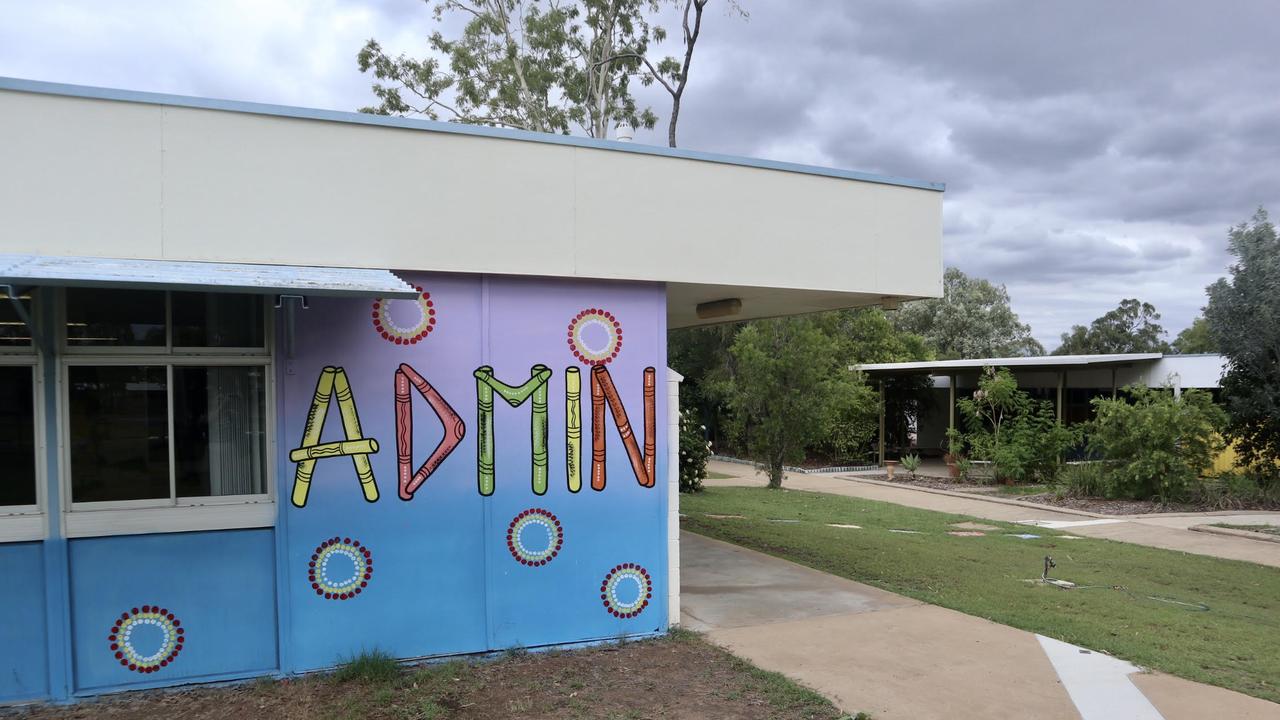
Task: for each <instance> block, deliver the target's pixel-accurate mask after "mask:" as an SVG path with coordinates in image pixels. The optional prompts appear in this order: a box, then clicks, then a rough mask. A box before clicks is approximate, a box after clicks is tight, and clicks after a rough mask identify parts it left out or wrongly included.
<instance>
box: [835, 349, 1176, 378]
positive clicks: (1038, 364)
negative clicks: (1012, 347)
mask: <svg viewBox="0 0 1280 720" xmlns="http://www.w3.org/2000/svg"><path fill="white" fill-rule="evenodd" d="M1162 357H1164V354H1163V353H1116V354H1104V355H1039V356H1035V357H1004V358H975V359H972V360H925V361H921V362H898V363H867V364H865V365H851V366H850V368H851V369H853V368H857V369H859V370H862V371H863V372H866V373H871V374H877V375H891V374H894V373H898V374H904V375H905V374H913V373H931V374H932V373H947V372H953V371H961V370H981V369H982V368H984V367H987V366H993V367H1007V368H1020V369H1023V370H1030V369H1037V368H1044V369H1053V368H1063V367H1082V366H1097V367H1102V366H1109V365H1124V364H1132V363H1137V362H1155V361H1157V360H1159V359H1161V358H1162Z"/></svg>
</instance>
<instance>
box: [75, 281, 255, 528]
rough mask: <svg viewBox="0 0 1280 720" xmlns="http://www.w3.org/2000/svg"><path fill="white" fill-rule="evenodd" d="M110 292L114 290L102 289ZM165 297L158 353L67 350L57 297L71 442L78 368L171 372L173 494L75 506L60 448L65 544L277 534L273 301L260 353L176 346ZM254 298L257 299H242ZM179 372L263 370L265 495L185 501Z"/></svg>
mask: <svg viewBox="0 0 1280 720" xmlns="http://www.w3.org/2000/svg"><path fill="white" fill-rule="evenodd" d="M101 291H102V292H111V291H112V288H101ZM158 292H163V293H164V298H165V345H164V346H163V347H161V346H155V347H111V346H102V347H93V346H74V345H68V343H67V325H66V307H67V306H66V294H65V291H62V290H60V291H59V292H58V303H57V319H58V322H57V339H56V342H57V346H58V349H59V351H60V352H59V358H58V389H57V405H58V417H59V422H58V428H59V432H61V433H62V434H63V437H67V438H69V437H70V432H71V428H70V426H71V416H70V368H72V367H77V366H81V367H83V366H91V367H94V366H96V367H102V366H117V367H118V366H126V367H140V366H152V367H162V368H164V371H165V380H166V401H167V404H168V413H167V422H168V426H167V430H168V444H169V453H168V455H169V495H168V496H167V497H164V498H152V499H143V500H106V501H93V502H75V501H74V500H73V498H72V482H71V473H72V472H73V468H72V467H71V445H70V443H69V442H62V443H60V447H59V462H60V463H61V471H60V472H59V476H60V477H59V488H60V495H61V505H62V507H61V508H60V510H61V513H62V518H63V527H64V531H65V535H66V536H67V537H96V536H103V535H126V534H144V533H161V532H184V531H195V530H219V529H234V528H251V527H273V526H274V525H275V520H276V462H275V459H276V437H275V435H276V433H275V431H276V408H275V383H276V377H275V367H276V358H275V346H276V343H275V327H274V322H273V321H274V313H272V312H271V310H272V304H271V303H270V302H269V296H267V295H259V297H261V298H262V313H263V321H262V322H263V325H262V328H263V346H262V347H260V348H259V347H248V348H244V347H218V348H201V347H174V345H173V302H172V294H171V293H172V292H185V291H169V290H161V291H158ZM238 294H252V293H238ZM176 367H261V368H262V369H263V375H264V381H263V404H264V408H263V410H264V415H263V432H264V434H265V448H264V460H265V462H264V464H265V467H264V468H263V480H264V482H265V484H266V489H265V492H263V493H254V494H247V495H217V496H209V497H179V496H178V494H177V487H176V484H177V474H176V464H177V456H176V454H175V452H174V443H175V442H176V440H175V434H174V422H175V418H174V414H173V405H174V395H173V392H174V383H173V376H174V368H176Z"/></svg>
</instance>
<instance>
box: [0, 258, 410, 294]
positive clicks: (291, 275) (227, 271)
mask: <svg viewBox="0 0 1280 720" xmlns="http://www.w3.org/2000/svg"><path fill="white" fill-rule="evenodd" d="M0 284H13V285H54V286H59V287H116V288H121V287H123V288H139V289H141V288H147V289H158V290H192V291H202V292H210V291H216V292H244V293H261V294H274V293H282V294H289V295H317V296H350V297H385V298H416V297H418V291H417V290H415V289H414V287H413V286H412V285H410V284H409V283H406V282H405V281H404V280H401V279H400V278H398V277H396V275H395V274H394V273H392V272H390V271H389V270H370V269H364V268H341V267H308V266H301V265H252V264H247V263H218V262H195V261H189V260H134V259H119V258H101V257H58V256H52V255H0Z"/></svg>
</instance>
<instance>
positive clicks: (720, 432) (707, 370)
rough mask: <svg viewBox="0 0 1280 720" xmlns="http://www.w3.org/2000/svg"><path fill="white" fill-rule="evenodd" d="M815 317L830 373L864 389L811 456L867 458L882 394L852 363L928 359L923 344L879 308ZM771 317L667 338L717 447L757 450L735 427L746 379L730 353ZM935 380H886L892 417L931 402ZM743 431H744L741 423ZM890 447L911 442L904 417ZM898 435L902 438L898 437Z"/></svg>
mask: <svg viewBox="0 0 1280 720" xmlns="http://www.w3.org/2000/svg"><path fill="white" fill-rule="evenodd" d="M806 321H807V322H809V323H810V324H811V325H812V326H813V327H814V328H815V329H816V330H817V331H818V332H819V333H821V334H822V335H823V336H824V337H825V338H826V343H827V346H828V353H829V357H828V358H827V359H828V360H830V372H831V373H833V374H842V375H847V376H849V379H850V381H851V382H852V383H854V384H855V385H857V387H856V388H855V389H853V390H851V391H850V392H849V394H848V396H847V397H846V401H845V402H842V403H839V404H838V406H837V407H836V408H835V410H834V412H833V413H832V414H831V415H830V416H829V417H828V418H827V421H826V422H824V424H823V425H822V427H821V428H819V430H820V432H819V433H818V434H817V435H815V436H814V437H813V439H812V440H811V441H810V442H808V443H807V444H806V447H805V453H806V454H807V455H810V456H815V457H818V456H820V457H822V458H823V459H824V460H830V461H835V462H844V461H847V460H862V459H865V458H866V457H868V456H869V455H870V453H871V447H872V443H873V441H874V439H875V436H876V433H877V431H878V427H879V410H878V399H877V397H876V393H875V391H874V390H872V389H870V388H866V387H864V384H865V383H864V380H863V379H862V378H861V376H860V375H859V374H857V373H850V372H849V370H848V366H850V365H856V364H859V363H867V362H898V361H908V360H927V359H929V358H930V355H929V351H928V349H927V348H926V347H925V344H924V341H923V340H922V339H921V338H919V337H916V336H912V335H909V334H906V333H902V332H899V331H897V330H896V329H894V327H893V325H892V324H891V323H890V322H889V320H888V318H887V317H886V316H885V314H884V312H883V311H881V310H880V309H879V308H864V309H859V310H839V311H833V312H827V313H819V314H815V315H811V316H808V317H807V318H806ZM767 322H771V321H764V320H759V321H751V322H746V323H737V324H730V325H716V326H711V327H698V328H686V329H679V330H672V331H671V332H670V333H669V334H668V339H667V357H668V364H670V365H671V367H672V368H674V369H675V370H676V371H677V372H679V373H680V374H681V375H683V376H684V378H685V380H684V382H683V383H682V384H681V388H680V393H681V407H683V408H687V409H689V410H691V411H693V412H695V413H696V414H697V415H698V417H700V418H702V421H703V423H704V424H706V426H707V428H708V434H709V436H710V439H711V441H712V442H713V443H714V444H715V446H716V447H717V448H724V449H725V451H728V452H732V453H747V454H750V451H749V449H748V448H746V447H745V446H744V445H743V436H742V434H741V433H737V434H735V433H734V432H731V430H732V428H731V427H730V417H731V414H732V410H731V408H730V406H729V396H730V395H731V394H732V393H733V392H734V391H735V386H736V385H738V384H739V383H740V382H741V378H740V377H739V375H738V365H739V363H738V361H737V359H736V357H735V355H734V353H733V352H732V351H731V348H732V347H733V345H734V343H735V341H736V340H737V338H738V334H739V333H740V332H742V331H743V329H744V328H748V327H753V326H756V325H759V324H761V323H767ZM929 387H930V382H929V379H928V377H923V376H922V377H907V378H894V379H891V380H889V381H888V382H887V383H886V389H887V398H888V401H887V402H888V413H887V414H888V417H890V418H892V419H901V418H904V417H905V416H906V415H907V414H910V413H914V412H916V411H917V410H918V409H920V408H924V407H927V403H929V402H931V399H930V397H929V394H928V392H927V391H928V389H929ZM739 429H741V428H739ZM887 436H888V437H887V440H888V442H889V444H891V445H893V444H905V440H904V438H905V436H906V427H905V422H899V423H893V422H891V423H890V425H889V426H888V428H887ZM899 440H902V441H901V442H899Z"/></svg>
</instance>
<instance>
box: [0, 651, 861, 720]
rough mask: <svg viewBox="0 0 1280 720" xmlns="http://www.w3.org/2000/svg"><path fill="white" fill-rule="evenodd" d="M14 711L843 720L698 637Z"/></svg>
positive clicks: (60, 718) (378, 667) (817, 700)
mask: <svg viewBox="0 0 1280 720" xmlns="http://www.w3.org/2000/svg"><path fill="white" fill-rule="evenodd" d="M17 712H18V715H17V717H19V718H23V719H24V720H73V719H74V720H80V719H87V718H131V719H132V718H138V719H139V720H151V719H154V720H169V719H170V718H176V717H181V718H199V719H204V720H215V719H216V720H245V719H246V718H285V719H289V720H294V719H296V720H324V719H327V718H352V719H355V718H362V719H363V718H373V719H378V718H423V719H439V718H459V719H466V720H471V719H473V718H474V719H476V720H479V719H480V718H528V719H534V718H538V719H543V718H546V719H548V720H549V719H550V718H557V719H558V718H583V719H593V720H596V719H598V720H605V719H606V718H674V717H680V718H687V717H699V718H702V717H706V718H725V719H726V720H755V719H756V718H762V717H769V718H782V719H783V720H802V719H803V720H807V719H810V718H824V719H830V720H834V719H835V718H839V717H842V715H841V713H840V712H839V711H837V709H836V708H835V706H833V705H832V704H831V703H830V702H828V701H827V700H826V699H825V698H823V697H822V696H820V695H818V694H817V693H815V692H813V691H811V690H809V689H807V688H804V687H801V686H799V685H796V684H795V683H793V682H791V681H790V680H787V679H786V678H785V677H783V676H781V675H779V674H777V673H771V672H765V671H763V670H760V669H758V668H756V667H754V666H752V665H750V664H749V663H747V662H746V661H744V660H741V659H739V658H737V657H734V656H733V655H730V654H729V653H727V652H725V651H723V650H721V649H719V648H717V647H714V646H712V645H710V644H709V643H707V642H705V641H703V640H702V639H700V638H699V637H698V636H696V635H694V634H692V633H677V634H675V635H673V636H671V637H667V638H663V639H658V640H649V641H644V642H634V643H627V644H624V645H608V646H603V647H598V648H593V649H588V650H578V651H574V652H545V653H529V654H513V655H511V656H509V657H505V658H502V659H500V660H496V661H493V662H475V663H468V662H451V663H446V664H440V665H427V666H421V667H409V668H402V667H400V666H397V665H396V664H395V663H394V662H392V661H389V660H386V659H374V660H369V659H362V660H358V661H356V662H353V663H351V664H350V665H348V666H346V667H344V668H341V669H340V670H339V671H338V672H337V673H335V674H333V675H313V676H308V677H304V678H298V679H291V680H281V681H273V680H262V681H256V682H251V683H247V684H243V685H238V686H234V687H222V688H208V687H206V688H193V689H185V690H176V691H175V690H155V691H146V692H136V693H128V694H124V695H118V696H115V697H108V698H104V699H101V700H93V701H86V702H83V703H81V704H78V705H72V706H62V707H53V706H41V707H35V708H32V709H30V710H27V711H25V712H24V711H22V710H19V711H17ZM3 714H4V711H3V709H0V715H3Z"/></svg>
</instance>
